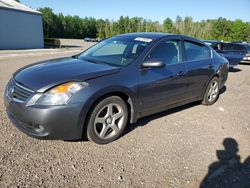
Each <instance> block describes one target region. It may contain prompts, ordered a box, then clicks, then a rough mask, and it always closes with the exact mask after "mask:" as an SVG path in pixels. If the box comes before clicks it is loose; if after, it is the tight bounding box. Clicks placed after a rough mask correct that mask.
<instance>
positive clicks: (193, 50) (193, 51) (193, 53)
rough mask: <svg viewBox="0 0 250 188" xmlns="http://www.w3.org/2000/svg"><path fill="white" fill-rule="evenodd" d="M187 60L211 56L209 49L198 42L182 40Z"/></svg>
mask: <svg viewBox="0 0 250 188" xmlns="http://www.w3.org/2000/svg"><path fill="white" fill-rule="evenodd" d="M184 47H185V52H186V59H187V61H198V60H203V59H210V58H211V50H210V49H209V48H208V47H206V46H204V45H202V44H199V43H195V42H190V41H184Z"/></svg>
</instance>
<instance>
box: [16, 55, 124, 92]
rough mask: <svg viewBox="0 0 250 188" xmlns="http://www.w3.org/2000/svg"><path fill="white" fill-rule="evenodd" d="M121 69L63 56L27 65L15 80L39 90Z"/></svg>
mask: <svg viewBox="0 0 250 188" xmlns="http://www.w3.org/2000/svg"><path fill="white" fill-rule="evenodd" d="M119 70H120V68H119V67H114V66H110V65H106V64H96V63H90V62H87V61H84V60H80V59H74V58H61V59H55V60H49V61H44V62H40V63H37V64H33V65H30V66H26V67H24V68H22V69H20V70H18V71H17V72H16V73H15V74H14V75H13V76H14V79H15V81H17V82H18V83H20V84H22V85H24V86H25V87H27V88H30V89H32V90H34V91H37V92H44V91H46V90H47V89H49V88H50V87H53V86H55V85H58V84H61V83H64V82H68V81H77V80H79V81H86V80H89V79H93V78H97V77H101V76H105V75H109V74H114V73H116V72H118V71H119Z"/></svg>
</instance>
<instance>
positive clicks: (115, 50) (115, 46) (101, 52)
mask: <svg viewBox="0 0 250 188" xmlns="http://www.w3.org/2000/svg"><path fill="white" fill-rule="evenodd" d="M150 42H151V39H147V40H145V39H144V40H142V38H135V39H131V38H129V39H128V38H123V37H114V38H110V39H107V40H104V41H102V42H100V43H98V44H96V45H95V46H93V47H91V48H89V49H88V50H86V51H85V52H83V53H82V54H81V55H80V56H79V58H80V59H83V60H86V61H89V62H94V63H104V64H110V65H115V66H126V65H128V64H130V63H132V62H133V61H134V60H135V59H136V58H137V57H138V56H139V55H140V54H141V53H142V52H143V51H144V50H145V48H146V47H147V45H148V44H149V43H150Z"/></svg>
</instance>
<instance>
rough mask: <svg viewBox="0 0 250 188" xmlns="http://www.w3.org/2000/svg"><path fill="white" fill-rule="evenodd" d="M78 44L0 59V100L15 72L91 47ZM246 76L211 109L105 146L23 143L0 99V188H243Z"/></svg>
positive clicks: (159, 119)
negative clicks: (32, 64) (35, 63)
mask: <svg viewBox="0 0 250 188" xmlns="http://www.w3.org/2000/svg"><path fill="white" fill-rule="evenodd" d="M64 42H65V43H66V44H71V42H70V41H64ZM78 42H79V41H78ZM77 44H79V43H77ZM80 44H81V45H80V46H81V47H79V48H77V47H75V48H67V49H46V50H24V51H0V95H1V96H3V91H4V87H5V85H6V83H7V81H8V79H9V78H10V77H11V74H12V73H13V72H14V71H16V70H17V69H18V68H20V67H22V66H24V65H27V64H31V63H33V62H37V61H41V60H45V59H51V58H55V57H64V56H69V55H73V54H76V53H78V52H80V51H81V50H82V49H83V48H86V47H87V46H89V45H92V44H87V43H82V42H80ZM249 75H250V66H246V65H240V66H238V69H236V70H234V71H232V72H230V74H229V79H228V81H227V83H226V87H225V88H224V91H222V94H221V95H220V98H219V100H218V101H217V102H216V103H215V104H214V105H212V106H209V107H207V106H203V105H200V104H199V103H193V104H190V105H186V106H183V107H180V108H176V109H173V110H168V111H166V112H162V113H159V114H156V115H152V116H149V117H146V118H143V119H141V120H139V121H138V123H136V124H133V125H129V126H128V127H127V129H126V131H125V133H124V135H123V136H122V137H121V138H120V139H118V140H117V141H115V142H113V143H110V144H108V145H96V144H94V143H91V142H88V141H80V142H78V141H75V142H67V141H51V140H38V139H34V138H30V137H28V136H26V135H25V134H23V133H21V132H20V131H19V130H17V129H16V128H15V127H14V126H13V125H12V124H11V123H10V121H9V120H8V118H7V116H6V113H5V108H4V105H3V97H1V98H0V187H32V188H33V187H199V186H200V185H201V183H202V182H203V183H202V187H216V186H218V187H240V186H241V185H245V186H246V187H250V182H249V177H250V164H249V163H250V158H249V157H250V147H249V145H250V115H249V113H250V95H249V93H250V76H249ZM217 156H218V157H217ZM247 158H248V159H247Z"/></svg>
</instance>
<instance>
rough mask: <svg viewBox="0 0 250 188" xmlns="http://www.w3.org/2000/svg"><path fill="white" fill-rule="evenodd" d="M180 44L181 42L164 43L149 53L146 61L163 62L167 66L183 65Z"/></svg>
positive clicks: (170, 41) (169, 41)
mask: <svg viewBox="0 0 250 188" xmlns="http://www.w3.org/2000/svg"><path fill="white" fill-rule="evenodd" d="M180 44H181V43H180V40H168V41H165V42H162V43H160V44H159V45H158V46H156V47H155V48H154V49H153V50H152V51H151V52H150V53H149V55H148V56H147V58H146V61H150V60H151V59H152V60H154V59H156V60H162V61H163V62H164V63H165V64H167V65H170V64H176V63H181V51H180Z"/></svg>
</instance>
